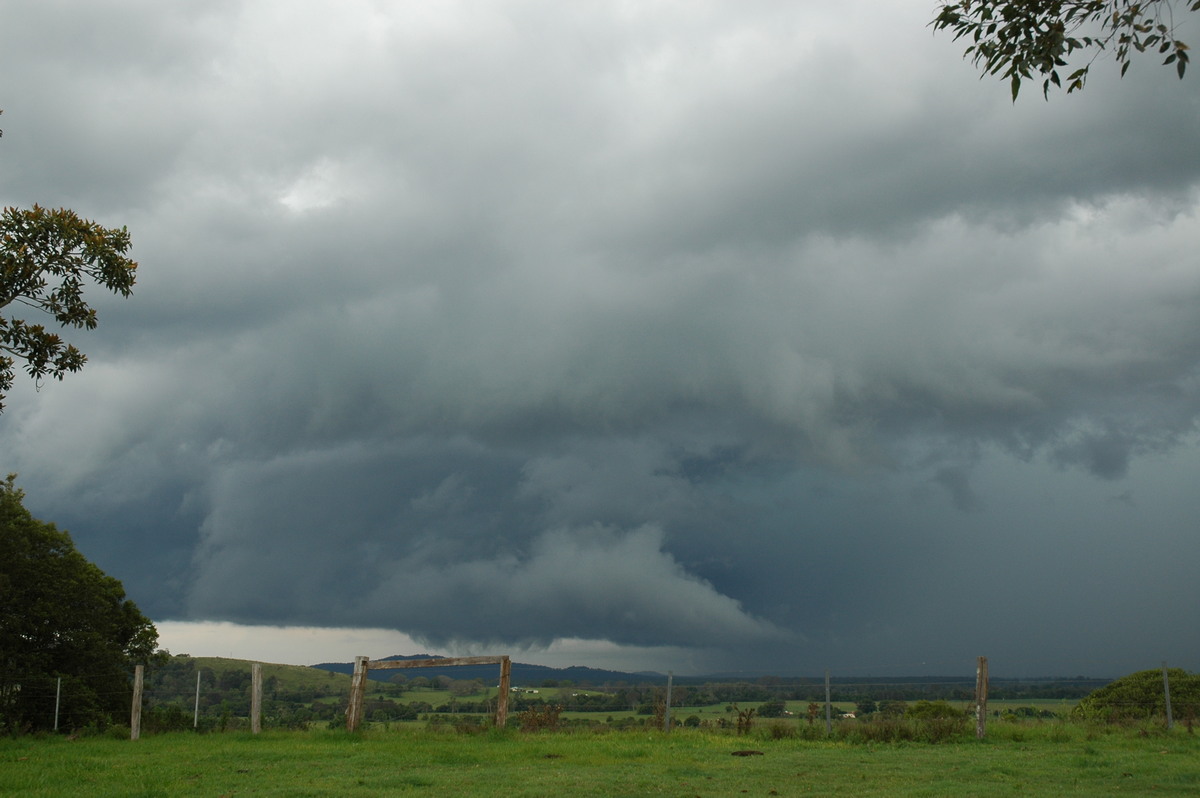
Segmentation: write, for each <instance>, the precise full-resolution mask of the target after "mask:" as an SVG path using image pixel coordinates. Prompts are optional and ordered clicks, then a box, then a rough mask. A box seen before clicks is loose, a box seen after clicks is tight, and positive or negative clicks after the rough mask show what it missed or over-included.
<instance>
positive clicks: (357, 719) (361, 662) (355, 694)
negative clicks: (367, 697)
mask: <svg viewBox="0 0 1200 798" xmlns="http://www.w3.org/2000/svg"><path fill="white" fill-rule="evenodd" d="M370 661H371V658H370V657H355V658H354V675H353V676H351V677H350V703H349V705H348V706H347V707H346V730H347V731H352V732H353V731H358V726H359V724H360V723H362V717H363V701H364V694H365V692H366V689H367V663H368V662H370Z"/></svg>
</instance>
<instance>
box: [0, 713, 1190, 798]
mask: <svg viewBox="0 0 1200 798" xmlns="http://www.w3.org/2000/svg"><path fill="white" fill-rule="evenodd" d="M790 723H791V724H793V725H794V724H795V721H791V722H790ZM739 750H755V751H760V752H761V755H750V756H732V755H731V754H732V753H733V752H735V751H739ZM1197 754H1200V744H1198V743H1197V738H1196V737H1195V736H1193V735H1191V734H1189V733H1188V732H1186V731H1185V730H1182V729H1176V730H1175V731H1174V732H1170V733H1168V732H1166V731H1165V730H1163V729H1161V728H1160V727H1143V728H1121V727H1087V726H1083V725H1074V724H1066V723H1060V722H1051V723H1038V722H1034V723H1024V724H1014V723H997V724H994V725H993V733H991V734H989V737H988V739H986V740H984V741H982V742H981V741H977V740H975V739H974V738H973V737H971V736H961V737H958V738H956V739H954V740H951V741H948V742H944V743H941V744H936V745H935V744H925V743H889V744H870V743H867V744H864V743H854V742H848V741H845V740H825V739H816V740H807V739H803V738H801V737H798V736H792V737H789V736H782V737H778V738H776V736H775V734H773V733H772V732H771V727H770V726H768V725H766V724H763V725H761V726H760V727H758V728H756V729H755V730H753V731H752V732H751V733H750V734H748V735H742V736H739V735H735V734H733V733H728V732H718V731H709V730H696V729H679V730H676V731H674V732H672V733H670V734H664V733H662V732H658V731H650V730H645V729H643V730H638V731H625V732H615V731H604V732H601V733H592V732H581V731H577V732H574V733H569V732H552V733H529V734H527V733H522V732H519V731H515V730H505V731H495V730H493V731H485V732H480V733H456V732H452V731H445V730H443V731H437V730H431V729H429V728H423V727H420V726H412V725H405V726H397V727H393V728H392V729H391V730H388V731H384V730H382V729H378V728H377V729H375V730H371V731H367V732H362V733H358V734H350V733H347V732H345V731H340V730H325V729H322V730H315V731H309V732H289V731H269V732H265V733H263V734H260V735H250V734H248V733H245V732H231V733H226V734H204V735H197V734H193V733H171V734H161V735H154V736H149V737H146V738H143V739H142V740H139V741H137V742H130V741H129V740H128V739H116V738H115V737H113V736H105V735H98V736H94V737H84V738H79V739H76V740H71V739H69V738H67V737H65V736H48V737H44V738H36V737H18V738H10V739H0V793H13V794H21V795H24V796H30V797H31V798H37V797H40V796H47V797H49V796H59V795H67V794H87V795H89V796H141V797H142V798H151V797H153V796H175V795H288V796H322V795H352V796H376V795H394V794H408V793H424V794H428V795H467V794H470V795H509V796H545V795H559V794H569V795H573V796H574V795H581V796H590V795H596V796H599V795H648V794H667V795H686V796H692V795H698V796H721V795H737V794H749V795H828V794H854V795H912V796H918V795H919V796H940V795H947V796H949V795H964V794H966V795H1000V794H1012V793H1021V794H1027V795H1056V796H1057V795H1088V796H1105V795H1145V794H1151V793H1153V794H1155V795H1195V794H1196V793H1197V792H1198V791H1200V756H1197Z"/></svg>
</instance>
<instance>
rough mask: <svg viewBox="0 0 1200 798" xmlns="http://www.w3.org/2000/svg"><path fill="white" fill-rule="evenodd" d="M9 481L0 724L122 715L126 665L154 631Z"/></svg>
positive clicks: (67, 723)
mask: <svg viewBox="0 0 1200 798" xmlns="http://www.w3.org/2000/svg"><path fill="white" fill-rule="evenodd" d="M14 481H15V476H14V475H9V477H8V478H7V479H6V480H4V481H3V482H0V728H3V729H6V730H8V731H10V732H12V731H20V730H23V729H46V728H52V727H53V724H54V705H55V695H56V691H57V686H58V684H57V680H58V679H60V678H61V679H62V693H61V711H60V726H61V727H63V728H77V727H81V726H84V725H88V724H105V723H110V722H113V720H114V719H115V718H120V717H128V716H127V715H125V713H127V712H128V711H129V707H130V699H131V690H130V686H129V672H130V666H131V665H132V664H133V663H135V662H145V661H147V660H148V659H149V658H150V657H151V656H152V655H153V654H154V650H155V646H156V644H157V642H158V631H157V630H156V629H155V628H154V624H153V623H151V622H150V621H149V620H148V619H147V618H146V617H145V616H144V615H142V613H141V612H140V611H139V610H138V608H137V606H136V605H134V603H133V602H132V601H130V600H128V599H127V598H126V597H125V590H124V588H123V587H122V585H121V583H120V582H119V581H118V580H116V579H114V578H112V577H111V576H108V575H106V574H105V573H104V572H103V571H101V570H100V569H99V568H97V567H96V566H95V565H94V564H92V563H91V562H89V561H88V560H87V559H86V558H85V557H84V556H83V555H82V554H80V553H79V552H78V551H77V550H76V549H75V545H74V543H73V542H72V541H71V537H70V535H69V534H67V533H66V532H63V531H60V530H58V529H57V528H56V527H55V526H54V525H53V524H48V523H43V522H42V521H39V520H37V519H35V518H34V517H33V516H32V515H31V514H30V513H29V511H28V510H26V509H25V507H24V505H23V504H22V499H23V498H24V493H23V492H22V491H20V490H18V489H17V488H16V486H15V484H14Z"/></svg>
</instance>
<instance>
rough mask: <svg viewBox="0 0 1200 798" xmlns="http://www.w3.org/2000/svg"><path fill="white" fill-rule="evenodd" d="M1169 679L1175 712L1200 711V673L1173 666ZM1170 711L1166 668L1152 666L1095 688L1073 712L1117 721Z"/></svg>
mask: <svg viewBox="0 0 1200 798" xmlns="http://www.w3.org/2000/svg"><path fill="white" fill-rule="evenodd" d="M1167 679H1168V681H1169V683H1170V686H1171V712H1172V714H1173V715H1174V716H1175V717H1176V718H1189V717H1190V718H1196V717H1197V716H1198V715H1200V674H1190V673H1188V672H1187V671H1185V670H1183V669H1182V668H1169V669H1168V670H1167ZM1166 712H1167V702H1166V691H1165V690H1164V689H1163V672H1162V671H1161V670H1149V671H1138V672H1137V673H1131V674H1129V675H1128V676H1123V677H1121V678H1120V679H1117V680H1116V681H1115V682H1111V683H1109V684H1108V685H1105V686H1104V687H1101V688H1100V689H1099V690H1095V691H1094V692H1092V693H1091V694H1089V695H1087V696H1086V697H1084V698H1083V700H1081V701H1080V702H1079V703H1078V704H1077V705H1076V707H1075V709H1074V710H1073V712H1072V714H1073V715H1074V716H1075V717H1077V718H1082V719H1085V720H1096V721H1107V722H1110V723H1117V722H1122V721H1133V720H1147V719H1150V718H1153V717H1164V716H1165V715H1166Z"/></svg>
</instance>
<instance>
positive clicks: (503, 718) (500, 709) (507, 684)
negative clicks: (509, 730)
mask: <svg viewBox="0 0 1200 798" xmlns="http://www.w3.org/2000/svg"><path fill="white" fill-rule="evenodd" d="M511 684H512V660H510V659H509V658H508V657H504V658H502V659H501V660H500V695H498V696H496V728H497V729H503V728H504V726H505V724H507V723H508V694H509V692H511V690H512V688H511Z"/></svg>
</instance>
